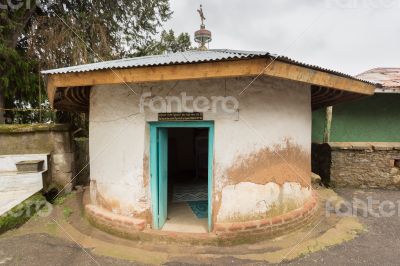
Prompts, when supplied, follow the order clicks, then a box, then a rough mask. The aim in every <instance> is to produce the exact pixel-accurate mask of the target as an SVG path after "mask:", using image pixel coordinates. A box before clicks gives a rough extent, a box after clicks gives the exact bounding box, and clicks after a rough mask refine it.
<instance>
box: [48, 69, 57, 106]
mask: <svg viewBox="0 0 400 266" xmlns="http://www.w3.org/2000/svg"><path fill="white" fill-rule="evenodd" d="M56 90H57V87H56V86H55V85H54V81H53V76H48V77H47V97H48V98H49V102H50V106H51V107H53V103H54V96H55V94H56Z"/></svg>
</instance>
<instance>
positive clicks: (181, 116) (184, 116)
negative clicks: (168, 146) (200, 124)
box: [158, 112, 203, 121]
mask: <svg viewBox="0 0 400 266" xmlns="http://www.w3.org/2000/svg"><path fill="white" fill-rule="evenodd" d="M201 120H203V113H200V112H193V113H188V112H183V113H180V112H171V113H158V121H201Z"/></svg>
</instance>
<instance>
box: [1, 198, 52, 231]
mask: <svg viewBox="0 0 400 266" xmlns="http://www.w3.org/2000/svg"><path fill="white" fill-rule="evenodd" d="M45 206H46V199H45V197H44V196H43V195H42V194H40V193H36V194H35V195H33V196H31V197H30V198H28V199H26V200H25V201H23V202H22V203H20V204H19V205H17V206H15V207H14V208H12V209H11V210H9V211H8V212H6V213H5V214H3V215H2V216H0V234H2V233H4V232H6V231H8V230H10V229H14V228H17V227H19V226H21V225H23V224H24V223H25V222H27V221H28V220H29V219H30V218H31V217H32V216H34V215H35V214H36V213H37V212H38V211H39V210H41V209H42V208H43V207H45Z"/></svg>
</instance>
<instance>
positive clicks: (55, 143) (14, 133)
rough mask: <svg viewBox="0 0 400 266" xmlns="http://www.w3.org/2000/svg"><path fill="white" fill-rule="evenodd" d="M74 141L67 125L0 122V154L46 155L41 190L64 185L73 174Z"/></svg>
mask: <svg viewBox="0 0 400 266" xmlns="http://www.w3.org/2000/svg"><path fill="white" fill-rule="evenodd" d="M74 152H75V148H74V142H73V140H72V138H71V133H70V129H69V126H68V125H63V124H56V125H54V124H35V125H0V155H11V154H49V155H50V157H49V158H50V159H49V164H48V174H47V177H46V180H44V188H45V190H46V189H47V188H48V187H49V186H50V185H52V184H54V185H57V186H62V187H64V186H65V185H67V184H68V183H69V182H70V181H71V179H72V178H73V177H74V175H75V165H74V156H75V154H74Z"/></svg>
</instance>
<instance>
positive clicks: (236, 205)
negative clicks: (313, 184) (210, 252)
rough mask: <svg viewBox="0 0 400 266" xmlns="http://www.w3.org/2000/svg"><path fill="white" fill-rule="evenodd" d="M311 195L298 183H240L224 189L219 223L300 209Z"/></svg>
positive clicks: (259, 217)
mask: <svg viewBox="0 0 400 266" xmlns="http://www.w3.org/2000/svg"><path fill="white" fill-rule="evenodd" d="M309 197H311V189H310V188H305V187H302V186H301V185H300V184H299V183H295V182H287V183H284V184H283V186H280V185H278V184H276V183H273V182H269V183H267V184H265V185H260V184H254V183H250V182H241V183H239V184H236V185H228V186H226V187H224V188H223V189H222V196H221V198H222V199H221V208H220V211H219V212H218V216H217V220H218V221H219V222H227V221H229V222H237V221H245V220H246V219H251V220H256V219H263V218H265V217H268V216H273V215H274V214H281V213H285V212H288V211H291V210H295V209H297V208H300V207H301V206H302V205H303V204H304V203H305V201H306V200H307V199H308V198H309Z"/></svg>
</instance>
